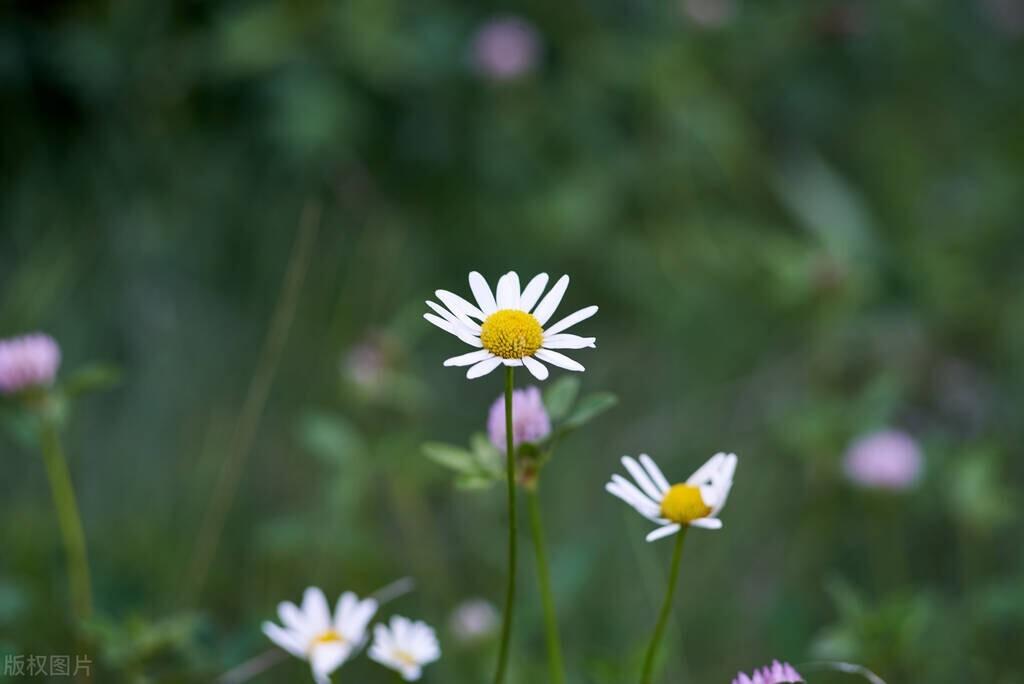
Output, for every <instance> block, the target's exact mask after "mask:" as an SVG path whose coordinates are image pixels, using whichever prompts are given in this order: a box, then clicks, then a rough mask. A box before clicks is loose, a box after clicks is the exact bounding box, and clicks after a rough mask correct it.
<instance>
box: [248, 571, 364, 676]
mask: <svg viewBox="0 0 1024 684" xmlns="http://www.w3.org/2000/svg"><path fill="white" fill-rule="evenodd" d="M376 612H377V602H376V601H375V600H373V599H364V600H362V601H360V600H359V598H358V597H357V596H356V595H355V594H353V593H352V592H350V591H348V592H345V593H344V594H342V595H341V598H340V599H338V605H337V608H336V609H335V611H334V616H333V617H332V616H331V610H330V607H329V606H328V605H327V598H326V597H325V596H324V592H323V591H321V590H320V589H318V588H316V587H310V588H309V589H306V592H305V594H303V597H302V607H301V608H299V607H298V606H296V605H295V604H294V603H291V602H290V601H284V602H282V603H281V604H279V605H278V607H277V614H278V616H279V617H280V618H281V623H282V624H283V625H284V627H281V626H279V625H276V624H274V623H273V622H269V621H268V622H264V623H263V633H264V634H266V635H267V637H268V638H269V639H270V640H271V641H273V642H274V643H275V644H277V645H278V646H280V647H281V648H283V649H284V650H286V651H288V652H289V653H291V654H292V655H293V656H296V657H297V658H302V659H303V660H308V661H309V663H310V666H311V667H312V669H313V679H315V680H316V682H317V684H326V683H328V682H330V676H331V673H332V672H334V671H335V670H337V669H338V668H339V667H341V666H342V665H343V664H344V663H345V661H346V660H348V659H349V657H351V656H352V654H353V652H355V651H358V650H359V649H360V648H362V646H363V644H364V643H365V642H366V626H367V625H368V624H369V622H370V620H371V619H373V616H374V614H375V613H376Z"/></svg>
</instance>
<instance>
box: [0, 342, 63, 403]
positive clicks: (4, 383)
mask: <svg viewBox="0 0 1024 684" xmlns="http://www.w3.org/2000/svg"><path fill="white" fill-rule="evenodd" d="M59 367H60V347H59V346H57V343H56V342H55V341H54V339H53V338H52V337H50V336H49V335H44V334H43V333H33V334H31V335H24V336H22V337H14V338H11V339H6V340H0V394H15V393H17V392H20V391H21V390H24V389H29V388H31V387H45V386H47V385H51V384H53V380H54V378H56V377H57V369H58V368H59Z"/></svg>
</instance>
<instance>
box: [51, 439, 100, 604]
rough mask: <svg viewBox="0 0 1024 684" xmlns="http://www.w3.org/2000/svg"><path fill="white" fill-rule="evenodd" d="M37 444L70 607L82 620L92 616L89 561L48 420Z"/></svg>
mask: <svg viewBox="0 0 1024 684" xmlns="http://www.w3.org/2000/svg"><path fill="white" fill-rule="evenodd" d="M40 442H41V447H42V451H43V462H44V463H45V464H46V474H47V476H48V477H49V479H50V490H51V491H52V492H53V505H54V508H55V509H56V512H57V523H58V525H59V526H60V533H61V537H62V539H63V541H64V551H65V553H67V557H68V583H69V585H70V589H71V607H72V610H73V611H74V614H75V617H76V618H78V619H79V620H85V619H87V618H88V617H89V616H90V615H91V614H92V592H91V589H90V588H89V585H90V582H89V559H88V555H87V554H86V550H85V534H84V533H83V532H82V519H81V517H80V516H79V514H78V504H77V503H76V501H75V490H74V487H73V486H72V484H71V474H70V473H69V472H68V464H67V459H66V458H65V457H64V450H63V449H62V448H61V444H60V435H59V434H58V433H57V428H56V426H54V425H53V424H52V422H50V421H49V420H47V421H46V422H45V423H44V424H43V428H42V430H41V433H40Z"/></svg>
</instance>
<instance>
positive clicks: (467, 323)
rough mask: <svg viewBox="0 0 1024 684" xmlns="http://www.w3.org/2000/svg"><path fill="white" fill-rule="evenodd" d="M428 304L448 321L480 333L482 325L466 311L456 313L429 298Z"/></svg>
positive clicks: (476, 333)
mask: <svg viewBox="0 0 1024 684" xmlns="http://www.w3.org/2000/svg"><path fill="white" fill-rule="evenodd" d="M427 306H429V307H430V308H431V309H433V310H434V311H435V312H436V313H437V314H438V315H439V316H441V318H443V319H444V320H446V321H448V322H449V323H452V324H453V325H455V324H457V325H461V326H463V327H465V328H466V329H467V330H468V331H470V332H471V333H473V334H475V335H479V334H480V330H481V328H480V325H479V324H478V323H477V322H476V321H474V320H473V319H472V318H470V317H469V316H467V315H466V314H465V313H462V314H459V315H456V314H454V313H452V312H451V311H449V310H448V309H446V308H444V307H443V306H441V305H439V304H437V303H435V302H432V301H430V300H429V299H428V300H427Z"/></svg>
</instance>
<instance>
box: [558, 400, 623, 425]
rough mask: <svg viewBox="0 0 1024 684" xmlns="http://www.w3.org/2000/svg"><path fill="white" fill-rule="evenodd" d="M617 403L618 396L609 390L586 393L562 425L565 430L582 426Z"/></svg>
mask: <svg viewBox="0 0 1024 684" xmlns="http://www.w3.org/2000/svg"><path fill="white" fill-rule="evenodd" d="M618 403H619V398H618V397H617V396H615V395H614V394H612V393H611V392H596V393H594V394H588V395H587V396H585V397H583V399H581V400H580V402H579V404H577V406H576V409H575V410H574V411H573V412H572V415H570V416H569V418H567V419H566V421H565V423H563V424H562V427H563V428H564V429H566V430H574V429H576V428H578V427H582V426H583V425H586V424H587V423H589V422H590V421H592V420H593V419H594V418H597V417H598V416H599V415H601V414H602V413H604V412H605V411H607V410H608V409H610V408H611V407H613V406H615V405H616V404H618Z"/></svg>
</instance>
